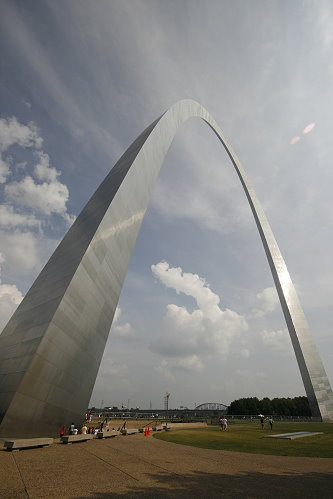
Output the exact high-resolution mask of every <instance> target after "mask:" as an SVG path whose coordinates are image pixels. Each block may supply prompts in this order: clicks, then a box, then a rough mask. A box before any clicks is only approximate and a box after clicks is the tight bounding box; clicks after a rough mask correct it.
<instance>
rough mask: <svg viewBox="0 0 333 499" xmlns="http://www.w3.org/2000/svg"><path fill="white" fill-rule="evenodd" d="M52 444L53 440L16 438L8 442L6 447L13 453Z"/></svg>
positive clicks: (5, 444)
mask: <svg viewBox="0 0 333 499" xmlns="http://www.w3.org/2000/svg"><path fill="white" fill-rule="evenodd" d="M51 444H53V438H14V439H12V440H6V441H5V443H4V447H5V449H7V450H9V451H13V450H20V449H30V448H33V447H47V446H48V445H51Z"/></svg>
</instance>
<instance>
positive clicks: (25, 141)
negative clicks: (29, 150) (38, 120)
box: [0, 117, 43, 183]
mask: <svg viewBox="0 0 333 499" xmlns="http://www.w3.org/2000/svg"><path fill="white" fill-rule="evenodd" d="M42 144H43V139H42V138H41V137H40V136H39V134H38V130H37V127H36V125H35V124H34V123H28V125H22V124H21V123H19V122H18V121H17V119H16V118H15V117H12V118H2V119H0V183H4V182H6V179H7V177H8V175H9V173H10V162H9V160H8V159H7V160H5V159H4V158H3V156H2V155H3V153H4V152H6V151H7V149H8V148H9V147H11V146H13V145H18V146H21V147H35V148H37V149H38V148H40V147H41V146H42Z"/></svg>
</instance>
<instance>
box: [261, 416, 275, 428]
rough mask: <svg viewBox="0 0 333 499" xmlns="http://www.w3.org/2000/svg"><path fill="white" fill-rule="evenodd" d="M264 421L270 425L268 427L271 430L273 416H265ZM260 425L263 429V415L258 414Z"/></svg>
mask: <svg viewBox="0 0 333 499" xmlns="http://www.w3.org/2000/svg"><path fill="white" fill-rule="evenodd" d="M266 421H268V423H269V426H270V428H271V430H272V429H273V418H272V416H269V417H268V418H266ZM260 426H261V429H262V430H263V429H264V427H265V416H260Z"/></svg>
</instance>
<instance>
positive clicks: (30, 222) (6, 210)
mask: <svg viewBox="0 0 333 499" xmlns="http://www.w3.org/2000/svg"><path fill="white" fill-rule="evenodd" d="M40 226H41V222H40V220H38V219H37V218H36V217H35V216H34V215H29V214H26V213H18V212H16V211H15V210H14V208H13V207H12V206H9V205H5V204H3V205H0V227H3V228H8V229H11V228H13V227H38V228H40Z"/></svg>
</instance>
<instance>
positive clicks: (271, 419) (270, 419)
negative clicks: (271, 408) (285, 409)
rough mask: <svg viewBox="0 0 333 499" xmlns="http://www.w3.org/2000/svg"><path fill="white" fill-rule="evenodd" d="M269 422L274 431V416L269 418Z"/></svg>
mask: <svg viewBox="0 0 333 499" xmlns="http://www.w3.org/2000/svg"><path fill="white" fill-rule="evenodd" d="M268 422H269V426H270V427H271V430H273V418H272V416H270V417H269V419H268Z"/></svg>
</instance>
